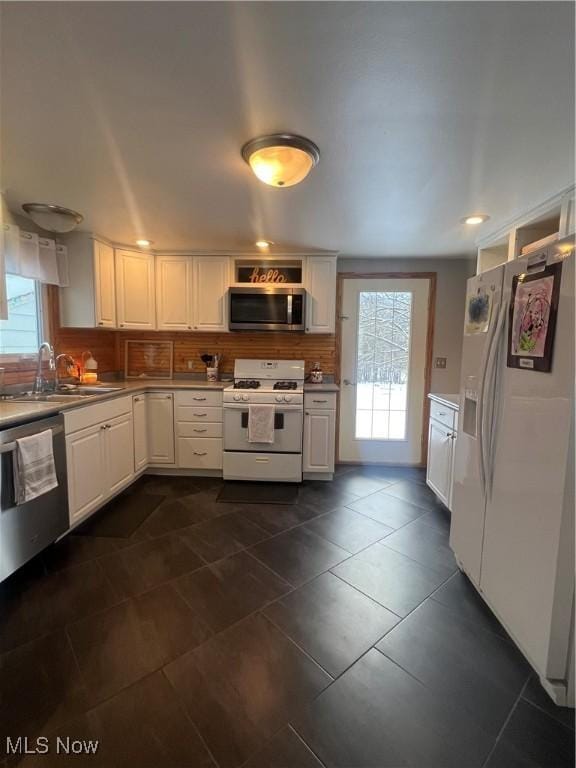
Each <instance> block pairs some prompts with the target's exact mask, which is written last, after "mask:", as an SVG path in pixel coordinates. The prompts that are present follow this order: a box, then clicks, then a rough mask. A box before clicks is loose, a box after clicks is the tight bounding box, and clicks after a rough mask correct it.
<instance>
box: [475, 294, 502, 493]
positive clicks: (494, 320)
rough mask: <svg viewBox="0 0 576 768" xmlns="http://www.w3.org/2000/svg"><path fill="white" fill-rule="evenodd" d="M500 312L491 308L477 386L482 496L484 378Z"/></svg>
mask: <svg viewBox="0 0 576 768" xmlns="http://www.w3.org/2000/svg"><path fill="white" fill-rule="evenodd" d="M499 312H500V305H498V307H494V308H493V313H492V321H491V323H490V325H489V327H488V338H487V339H486V345H485V347H484V353H483V355H482V362H481V364H480V371H481V373H480V386H479V387H478V400H477V404H476V408H477V411H476V436H477V440H478V469H479V473H480V488H481V490H482V496H483V497H485V496H486V463H485V457H486V449H485V443H486V435H485V434H484V424H485V421H484V412H485V409H486V402H485V392H486V379H487V372H488V362H489V360H490V352H491V350H492V344H493V341H494V336H495V333H496V328H497V326H498V317H499Z"/></svg>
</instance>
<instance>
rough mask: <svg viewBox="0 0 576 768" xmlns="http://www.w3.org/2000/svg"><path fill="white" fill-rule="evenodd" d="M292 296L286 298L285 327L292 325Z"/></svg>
mask: <svg viewBox="0 0 576 768" xmlns="http://www.w3.org/2000/svg"><path fill="white" fill-rule="evenodd" d="M292 298H293V297H292V294H291V293H289V294H288V296H287V297H286V325H292Z"/></svg>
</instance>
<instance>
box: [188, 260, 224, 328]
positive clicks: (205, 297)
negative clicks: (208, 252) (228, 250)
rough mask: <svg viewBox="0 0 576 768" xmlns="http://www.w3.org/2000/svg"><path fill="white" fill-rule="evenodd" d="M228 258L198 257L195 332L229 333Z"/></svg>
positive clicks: (195, 273)
mask: <svg viewBox="0 0 576 768" xmlns="http://www.w3.org/2000/svg"><path fill="white" fill-rule="evenodd" d="M229 283H230V259H229V257H228V256H195V257H194V291H193V292H194V312H193V316H194V323H193V326H194V330H197V331H227V330H228V286H229Z"/></svg>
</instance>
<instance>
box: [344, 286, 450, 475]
mask: <svg viewBox="0 0 576 768" xmlns="http://www.w3.org/2000/svg"><path fill="white" fill-rule="evenodd" d="M344 280H428V281H429V283H430V285H429V290H428V320H427V328H426V367H425V369H424V403H423V407H422V440H421V443H420V464H419V465H417V466H421V467H424V466H426V461H427V459H428V429H427V426H428V421H429V419H430V400H429V399H428V393H429V392H430V383H431V380H432V354H433V347H434V321H435V315H436V281H437V273H436V272H338V278H337V282H336V360H335V365H334V371H335V379H336V383H337V384H338V386H339V387H340V389H342V383H341V363H342V294H343V286H344ZM339 461H340V398H338V402H337V409H336V462H337V463H338V462H339ZM355 463H358V464H365V463H366V462H355Z"/></svg>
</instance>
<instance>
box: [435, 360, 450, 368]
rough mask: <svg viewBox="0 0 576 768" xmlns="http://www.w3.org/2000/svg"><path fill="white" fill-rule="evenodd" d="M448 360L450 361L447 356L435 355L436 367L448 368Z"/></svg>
mask: <svg viewBox="0 0 576 768" xmlns="http://www.w3.org/2000/svg"><path fill="white" fill-rule="evenodd" d="M447 362H448V358H446V357H435V358H434V368H446V363H447Z"/></svg>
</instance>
